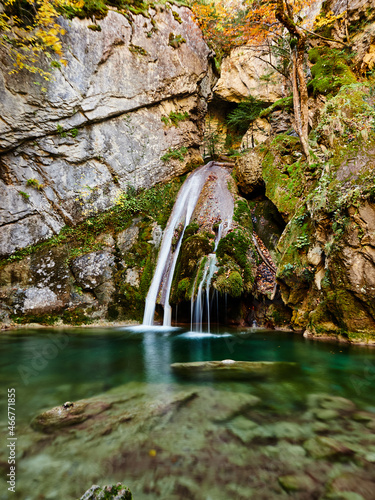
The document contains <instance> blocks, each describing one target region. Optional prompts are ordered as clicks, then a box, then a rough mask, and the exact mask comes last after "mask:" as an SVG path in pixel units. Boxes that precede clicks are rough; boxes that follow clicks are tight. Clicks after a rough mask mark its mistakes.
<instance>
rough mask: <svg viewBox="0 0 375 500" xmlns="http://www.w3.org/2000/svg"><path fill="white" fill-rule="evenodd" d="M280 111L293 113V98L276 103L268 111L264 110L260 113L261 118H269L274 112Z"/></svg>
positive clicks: (286, 98)
mask: <svg viewBox="0 0 375 500" xmlns="http://www.w3.org/2000/svg"><path fill="white" fill-rule="evenodd" d="M278 109H282V110H284V111H291V110H292V109H293V96H290V97H284V98H283V99H279V100H277V101H275V102H274V103H273V104H272V105H271V106H269V107H268V108H266V109H263V110H262V111H261V112H260V114H259V118H267V117H268V116H269V115H270V114H272V113H273V112H274V111H276V110H278Z"/></svg>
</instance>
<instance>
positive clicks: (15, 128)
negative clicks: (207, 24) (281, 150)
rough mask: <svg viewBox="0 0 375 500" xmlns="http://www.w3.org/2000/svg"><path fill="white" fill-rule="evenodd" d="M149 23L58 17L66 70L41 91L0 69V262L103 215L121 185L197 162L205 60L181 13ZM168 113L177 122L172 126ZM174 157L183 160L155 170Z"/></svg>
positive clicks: (163, 14)
mask: <svg viewBox="0 0 375 500" xmlns="http://www.w3.org/2000/svg"><path fill="white" fill-rule="evenodd" d="M173 11H175V16H174V15H173ZM149 14H150V17H149V18H146V17H144V16H142V15H136V16H132V18H129V19H128V18H126V17H124V16H123V15H122V14H120V13H118V12H115V11H109V13H108V15H107V16H106V18H105V19H103V20H101V21H100V27H101V31H92V30H90V29H88V25H90V24H91V20H79V19H77V18H74V19H73V20H71V21H68V20H66V19H63V18H61V19H60V20H59V22H60V23H61V25H62V26H63V27H64V28H65V29H66V32H67V33H66V35H65V36H64V47H66V49H65V58H66V59H67V61H68V64H67V66H66V67H61V68H60V69H55V70H54V71H53V76H54V79H53V80H52V81H51V82H48V84H47V83H46V82H44V81H39V80H38V77H37V76H35V75H30V74H23V73H19V74H17V75H9V74H8V72H9V67H10V66H9V64H10V62H9V61H8V62H7V61H4V59H3V61H2V62H1V66H0V70H1V71H0V95H1V104H0V116H1V118H0V152H1V156H0V200H1V202H0V241H1V245H0V255H7V254H10V253H12V252H14V251H15V250H17V249H19V248H23V247H25V246H28V245H30V244H34V243H36V242H38V241H41V240H43V239H46V238H48V237H50V236H52V235H53V234H54V233H58V232H59V230H60V229H61V228H62V227H63V226H64V225H65V224H66V223H75V222H77V221H79V220H82V219H84V218H86V217H87V216H89V215H93V214H95V213H97V212H101V211H103V210H106V209H107V208H109V207H110V206H112V205H113V203H114V200H115V198H116V196H117V195H118V194H119V192H120V190H121V189H124V188H126V186H128V185H132V186H134V187H136V188H147V187H150V186H151V185H153V184H155V183H158V182H161V181H165V180H168V179H171V178H172V177H174V176H176V175H180V174H182V173H183V172H185V171H186V170H187V169H188V168H189V165H190V166H191V165H193V164H196V163H197V162H199V158H200V155H199V151H198V149H197V148H198V145H199V143H200V140H201V133H200V129H199V124H197V123H198V122H199V118H201V116H202V113H203V112H204V110H205V100H204V99H205V98H206V97H207V96H208V94H209V93H210V88H211V82H210V78H211V77H210V70H209V62H208V55H209V49H208V47H207V46H206V44H205V43H204V41H203V39H202V36H201V33H200V31H199V29H198V28H197V26H196V25H195V24H194V22H193V21H192V19H191V13H190V11H189V10H188V9H187V8H185V7H175V6H174V7H173V9H172V7H166V8H158V11H156V10H152V9H150V11H149ZM177 18H179V19H180V21H181V22H179V21H177V20H176V19H177ZM171 35H172V39H173V37H175V38H176V39H178V40H180V43H179V44H177V45H176V44H172V45H173V46H172V45H170V41H171ZM35 82H36V83H37V85H35ZM109 82H110V83H109ZM44 86H45V87H46V88H45V89H44V88H43V87H44ZM171 112H174V113H180V116H181V117H183V119H181V121H179V122H174V123H172V122H171V121H169V120H168V116H169V114H170V113H171ZM162 117H164V121H162V120H161V118H162ZM182 146H184V147H186V148H188V150H187V151H186V152H184V154H183V155H182V158H183V159H173V158H171V159H168V158H167V159H165V160H164V161H163V160H162V159H161V157H162V156H163V155H164V154H165V153H166V152H168V150H169V149H170V150H172V151H173V150H175V149H179V148H181V147H182Z"/></svg>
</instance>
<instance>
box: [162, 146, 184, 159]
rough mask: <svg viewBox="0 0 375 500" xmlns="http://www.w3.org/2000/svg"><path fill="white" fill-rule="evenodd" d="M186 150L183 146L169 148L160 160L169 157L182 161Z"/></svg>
mask: <svg viewBox="0 0 375 500" xmlns="http://www.w3.org/2000/svg"><path fill="white" fill-rule="evenodd" d="M187 152H188V149H187V148H185V146H182V147H181V148H179V149H172V148H169V149H168V152H167V153H165V154H164V155H163V156H162V157H161V158H160V159H161V160H162V161H168V160H171V159H172V160H180V161H184V159H185V155H186V153H187Z"/></svg>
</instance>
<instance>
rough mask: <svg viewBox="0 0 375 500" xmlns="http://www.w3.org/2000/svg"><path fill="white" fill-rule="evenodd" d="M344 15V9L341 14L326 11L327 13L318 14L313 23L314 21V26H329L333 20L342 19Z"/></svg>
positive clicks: (316, 27)
mask: <svg viewBox="0 0 375 500" xmlns="http://www.w3.org/2000/svg"><path fill="white" fill-rule="evenodd" d="M345 16H346V11H344V12H342V13H341V14H338V15H337V16H335V15H334V13H333V12H332V11H330V12H328V14H325V15H324V16H323V15H320V16H318V17H317V19H316V21H315V23H314V28H315V29H318V28H324V27H325V26H330V25H331V24H333V23H334V22H335V21H339V20H340V19H343V18H344V17H345Z"/></svg>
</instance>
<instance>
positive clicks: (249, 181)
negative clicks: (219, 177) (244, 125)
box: [236, 150, 264, 194]
mask: <svg viewBox="0 0 375 500" xmlns="http://www.w3.org/2000/svg"><path fill="white" fill-rule="evenodd" d="M263 156H264V155H263V154H262V153H261V152H260V151H258V150H251V151H249V152H248V153H245V154H244V155H242V156H240V157H239V158H236V175H237V179H238V185H239V187H240V188H241V190H242V191H243V192H244V193H246V194H250V193H253V192H254V191H256V190H258V189H259V188H261V187H262V186H263V185H264V181H263V172H262V161H263Z"/></svg>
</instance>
